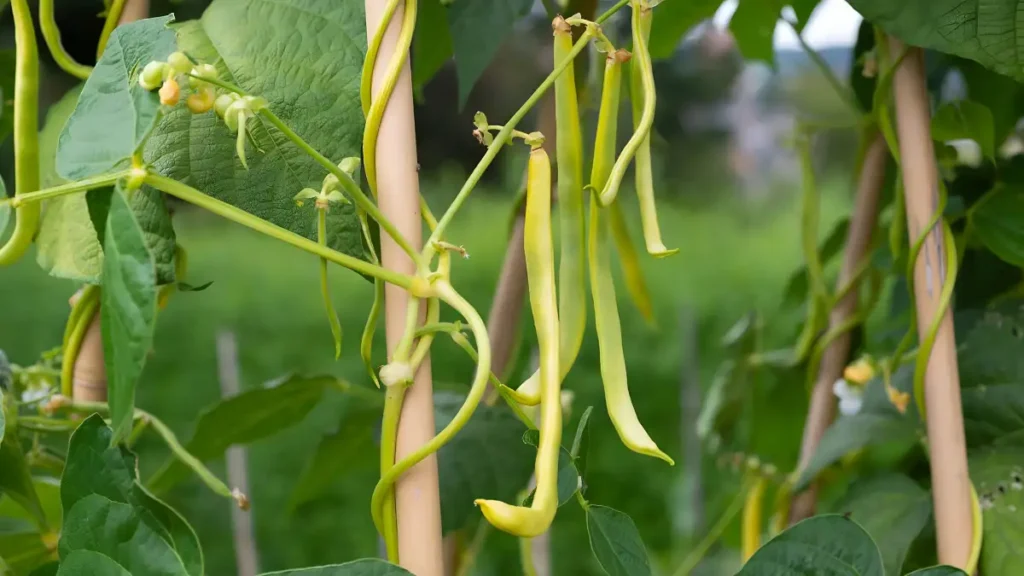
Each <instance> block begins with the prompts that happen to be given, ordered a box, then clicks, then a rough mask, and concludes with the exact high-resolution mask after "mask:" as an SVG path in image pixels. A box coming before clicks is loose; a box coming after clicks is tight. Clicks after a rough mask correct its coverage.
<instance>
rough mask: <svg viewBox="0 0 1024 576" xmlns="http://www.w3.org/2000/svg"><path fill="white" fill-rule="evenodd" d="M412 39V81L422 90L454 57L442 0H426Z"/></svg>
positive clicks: (417, 17) (421, 3)
mask: <svg viewBox="0 0 1024 576" xmlns="http://www.w3.org/2000/svg"><path fill="white" fill-rule="evenodd" d="M418 9H419V12H418V13H417V14H416V36H414V37H413V40H412V84H413V87H414V89H416V90H420V89H422V88H423V86H424V85H425V84H426V83H427V82H429V81H430V79H431V78H433V77H434V74H437V71H438V70H440V69H441V67H442V66H444V63H445V62H447V61H448V59H449V58H451V57H452V35H451V33H450V32H448V19H447V17H446V16H445V7H444V6H442V5H441V0H423V1H422V2H420V3H419V8H418Z"/></svg>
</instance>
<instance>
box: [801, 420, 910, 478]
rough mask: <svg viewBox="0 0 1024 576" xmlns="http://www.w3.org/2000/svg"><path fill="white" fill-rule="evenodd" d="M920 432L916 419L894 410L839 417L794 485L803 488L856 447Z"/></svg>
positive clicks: (903, 440) (905, 438) (826, 432)
mask: <svg viewBox="0 0 1024 576" xmlns="http://www.w3.org/2000/svg"><path fill="white" fill-rule="evenodd" d="M916 436H917V426H916V425H915V423H914V421H913V420H911V419H909V418H905V417H900V416H898V415H891V414H872V413H859V414H854V415H853V416H843V417H841V418H839V419H838V420H836V421H835V422H834V423H833V424H832V425H831V426H829V428H828V429H827V430H825V435H824V436H822V438H821V443H820V444H819V445H818V450H817V451H816V452H815V453H814V456H813V457H812V458H811V461H810V462H809V463H808V464H807V468H805V469H804V470H802V471H801V473H800V477H799V478H798V479H797V481H796V484H795V485H794V489H795V490H802V489H803V488H804V487H806V486H807V485H808V484H809V483H810V482H811V481H812V480H814V478H815V477H816V476H817V475H818V473H820V472H821V471H822V470H824V469H825V468H827V467H828V466H831V465H832V464H834V463H836V462H838V461H839V459H840V458H842V457H843V456H845V455H846V454H848V453H850V452H851V451H853V450H858V449H861V448H864V447H866V446H871V445H877V444H882V443H886V442H905V441H907V440H912V439H914V438H916Z"/></svg>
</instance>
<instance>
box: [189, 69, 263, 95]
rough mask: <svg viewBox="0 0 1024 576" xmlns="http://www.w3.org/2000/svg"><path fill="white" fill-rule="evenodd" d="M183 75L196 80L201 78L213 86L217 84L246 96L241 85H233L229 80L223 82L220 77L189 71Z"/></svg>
mask: <svg viewBox="0 0 1024 576" xmlns="http://www.w3.org/2000/svg"><path fill="white" fill-rule="evenodd" d="M185 75H186V76H188V77H189V78H195V79H197V80H202V81H203V82H207V83H209V84H213V85H214V86H219V87H221V88H223V89H225V90H227V91H228V92H234V93H235V94H238V95H239V96H247V95H248V94H247V93H246V91H245V90H244V89H243V88H242V87H241V86H235V85H234V84H232V83H231V82H225V81H223V80H221V79H220V78H207V77H206V76H199V75H196V74H193V73H191V72H189V73H187V74H185Z"/></svg>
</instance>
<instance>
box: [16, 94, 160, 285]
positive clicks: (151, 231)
mask: <svg viewBox="0 0 1024 576" xmlns="http://www.w3.org/2000/svg"><path fill="white" fill-rule="evenodd" d="M83 86H84V85H83V84H79V85H78V86H76V87H75V88H72V89H71V90H69V91H68V92H67V93H66V94H65V95H64V96H63V97H62V98H61V99H60V100H58V101H57V102H56V103H54V104H53V105H51V106H50V109H49V111H48V112H47V114H46V123H45V125H44V126H43V129H42V131H41V132H40V133H39V150H40V160H39V169H40V178H41V183H42V186H43V187H52V186H58V185H60V184H63V183H64V182H65V180H64V179H63V178H61V177H60V176H59V175H58V174H57V168H56V165H55V158H56V152H57V142H58V139H59V138H60V134H61V131H62V130H63V129H64V124H65V123H66V122H67V120H68V118H69V117H70V116H71V113H72V112H73V111H74V110H75V105H76V104H77V103H78V96H79V94H80V93H81V91H82V87H83ZM130 204H131V206H132V211H134V212H135V215H136V218H137V219H138V221H139V225H140V226H141V227H142V230H143V232H144V234H145V237H146V244H147V246H149V251H150V252H151V253H152V254H153V259H154V261H155V262H156V275H157V282H158V283H160V284H170V283H172V282H174V246H175V234H174V227H173V226H172V225H171V215H170V213H169V212H168V210H167V205H166V203H165V202H164V197H163V195H162V194H160V193H159V192H157V191H156V190H153V189H152V188H149V187H148V186H147V187H144V188H142V189H141V190H139V191H137V192H136V193H135V194H133V195H132V198H131V201H130ZM36 261H37V262H38V263H39V266H40V267H41V268H42V269H43V270H46V271H47V272H48V273H49V274H51V275H53V276H57V277H58V278H67V279H69V280H75V281H78V282H89V283H98V282H99V281H100V273H101V269H102V267H103V248H102V247H101V246H100V241H99V239H98V238H97V234H96V230H94V229H93V225H92V223H91V222H90V220H89V210H88V208H87V206H86V195H85V194H67V195H64V196H59V197H57V198H53V199H50V200H46V201H44V202H43V214H42V218H41V220H40V223H39V234H38V236H36Z"/></svg>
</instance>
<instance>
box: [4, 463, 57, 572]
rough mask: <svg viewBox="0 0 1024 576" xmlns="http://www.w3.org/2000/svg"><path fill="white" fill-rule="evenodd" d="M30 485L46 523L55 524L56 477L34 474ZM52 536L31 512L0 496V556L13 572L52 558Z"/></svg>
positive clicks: (8, 497)
mask: <svg viewBox="0 0 1024 576" xmlns="http://www.w3.org/2000/svg"><path fill="white" fill-rule="evenodd" d="M33 487H34V490H35V492H36V495H37V497H38V499H39V502H40V504H41V505H42V509H43V512H44V514H45V516H46V520H47V522H46V525H47V526H54V527H59V526H60V525H61V516H62V514H61V509H60V484H59V481H57V480H56V479H52V478H41V477H40V478H35V479H33ZM56 539H57V535H56V534H54V533H53V532H51V529H50V528H45V527H43V528H41V527H40V526H39V524H38V522H37V521H36V519H35V516H33V514H32V513H30V512H28V511H27V510H25V509H24V508H23V507H22V506H21V505H20V504H17V503H16V502H15V501H14V499H13V498H11V497H10V496H5V497H0V559H4V560H6V561H7V563H8V568H9V569H11V570H13V571H14V574H24V573H27V572H29V571H30V570H32V569H33V568H35V567H36V566H38V565H39V564H40V563H42V562H46V561H48V560H55V559H56V553H55V551H53V550H52V548H51V547H52V544H53V543H54V542H56ZM2 566H3V563H2V562H0V567H2ZM34 574H35V572H33V575H34Z"/></svg>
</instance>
